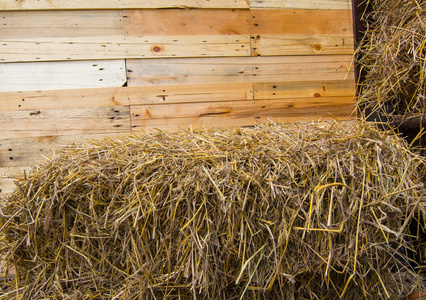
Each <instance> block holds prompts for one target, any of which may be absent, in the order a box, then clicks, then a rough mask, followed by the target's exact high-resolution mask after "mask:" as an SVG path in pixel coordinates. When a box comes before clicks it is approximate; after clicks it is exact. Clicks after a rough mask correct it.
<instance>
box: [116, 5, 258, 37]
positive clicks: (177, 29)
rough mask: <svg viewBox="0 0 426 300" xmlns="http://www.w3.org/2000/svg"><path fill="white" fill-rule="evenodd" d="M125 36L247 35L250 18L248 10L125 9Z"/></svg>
mask: <svg viewBox="0 0 426 300" xmlns="http://www.w3.org/2000/svg"><path fill="white" fill-rule="evenodd" d="M123 16H124V19H123V20H124V34H125V35H128V36H151V35H153V36H161V35H203V36H207V35H249V34H250V30H251V26H252V22H251V21H252V18H251V15H250V12H249V11H248V10H231V9H222V10H218V9H215V10H205V9H162V10H146V9H144V10H125V11H124V13H123Z"/></svg>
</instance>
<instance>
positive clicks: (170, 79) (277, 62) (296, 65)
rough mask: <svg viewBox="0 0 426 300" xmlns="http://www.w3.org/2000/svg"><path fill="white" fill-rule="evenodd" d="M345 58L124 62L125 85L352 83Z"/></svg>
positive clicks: (259, 58)
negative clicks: (343, 80)
mask: <svg viewBox="0 0 426 300" xmlns="http://www.w3.org/2000/svg"><path fill="white" fill-rule="evenodd" d="M352 60H353V57H352V56H349V55H323V56H277V57H232V58H187V59H181V58H175V59H156V60H155V61H154V60H127V65H126V66H127V73H128V75H127V78H128V82H127V84H128V85H129V86H136V85H139V86H143V85H146V86H149V85H154V86H155V85H169V84H196V83H199V84H201V83H204V84H210V83H226V82H274V81H283V82H284V81H288V82H295V81H296V82H299V81H312V80H342V79H348V80H353V79H354V74H353V70H352Z"/></svg>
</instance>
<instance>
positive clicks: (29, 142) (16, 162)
mask: <svg viewBox="0 0 426 300" xmlns="http://www.w3.org/2000/svg"><path fill="white" fill-rule="evenodd" d="M127 134H130V131H129V130H128V131H125V132H105V133H99V134H87V135H72V134H70V135H51V136H39V137H26V138H9V139H0V171H1V170H2V172H0V178H1V177H2V176H3V177H8V176H12V175H16V174H19V172H20V171H22V170H23V169H26V168H27V167H26V166H33V167H34V166H36V165H39V164H41V163H43V162H45V161H46V158H47V159H48V158H50V157H52V155H53V151H54V150H57V149H59V148H61V147H65V146H69V145H72V144H80V143H83V142H85V141H88V140H91V139H101V138H104V137H110V138H115V137H119V136H123V135H127ZM11 158H12V159H11Z"/></svg>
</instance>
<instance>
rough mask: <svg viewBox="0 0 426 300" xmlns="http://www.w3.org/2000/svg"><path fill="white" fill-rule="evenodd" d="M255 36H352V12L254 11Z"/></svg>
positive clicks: (307, 10)
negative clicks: (345, 34) (346, 34)
mask: <svg viewBox="0 0 426 300" xmlns="http://www.w3.org/2000/svg"><path fill="white" fill-rule="evenodd" d="M251 15H252V18H253V26H254V29H253V31H252V33H253V35H257V34H260V35H262V34H273V35H294V34H297V35H305V34H306V35H317V34H327V35H329V34H343V33H348V34H352V12H351V10H327V11H324V10H309V9H252V10H251Z"/></svg>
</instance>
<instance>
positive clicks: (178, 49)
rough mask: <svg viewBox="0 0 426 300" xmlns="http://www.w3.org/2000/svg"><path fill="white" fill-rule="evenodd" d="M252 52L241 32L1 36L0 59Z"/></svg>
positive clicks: (12, 60)
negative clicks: (130, 35)
mask: <svg viewBox="0 0 426 300" xmlns="http://www.w3.org/2000/svg"><path fill="white" fill-rule="evenodd" d="M249 55H250V37H249V36H241V35H213V36H188V35H186V36H147V37H124V36H111V37H69V38H68V37H59V38H56V37H55V38H37V37H34V38H32V39H25V40H15V39H3V38H1V37H0V61H3V62H25V61H52V60H90V59H122V58H153V57H203V56H249Z"/></svg>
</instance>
